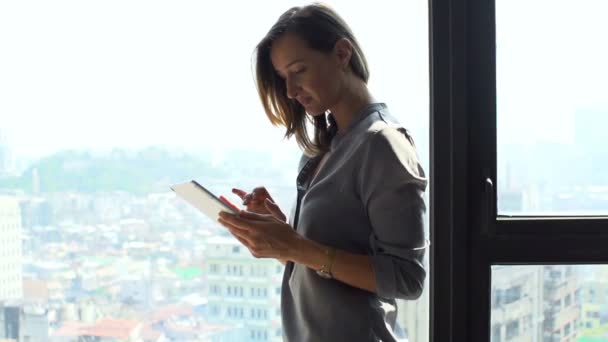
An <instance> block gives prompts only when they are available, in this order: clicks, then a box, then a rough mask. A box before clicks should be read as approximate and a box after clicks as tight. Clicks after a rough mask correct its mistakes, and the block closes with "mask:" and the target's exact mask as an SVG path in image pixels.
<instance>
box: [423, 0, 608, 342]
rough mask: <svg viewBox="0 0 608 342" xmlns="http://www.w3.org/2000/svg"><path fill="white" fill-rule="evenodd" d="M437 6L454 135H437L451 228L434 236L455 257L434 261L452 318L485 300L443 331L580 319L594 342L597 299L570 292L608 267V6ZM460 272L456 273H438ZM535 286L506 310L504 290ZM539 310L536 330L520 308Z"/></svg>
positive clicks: (557, 326)
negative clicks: (587, 311) (606, 129)
mask: <svg viewBox="0 0 608 342" xmlns="http://www.w3.org/2000/svg"><path fill="white" fill-rule="evenodd" d="M435 5H437V6H439V7H440V8H435V10H434V13H433V15H432V18H433V20H434V22H435V24H434V25H433V40H432V41H433V42H434V43H433V48H434V54H433V63H434V64H433V65H434V70H435V71H436V73H435V74H434V77H433V89H434V98H433V104H434V108H435V109H436V110H435V111H434V112H433V114H432V115H433V119H432V120H433V125H434V129H433V134H435V135H436V136H437V135H442V133H448V132H449V134H447V135H446V136H447V138H446V141H445V142H446V143H449V144H450V146H451V148H449V149H448V151H442V150H441V148H440V147H439V146H440V145H439V143H440V142H437V141H435V142H434V143H435V144H438V145H436V147H435V148H434V149H433V153H434V166H433V170H434V171H435V177H436V178H435V183H434V185H435V186H436V188H435V189H437V190H436V191H437V192H434V193H433V196H432V197H433V198H434V201H436V202H434V204H435V206H434V208H435V210H436V211H435V214H434V215H433V218H434V219H435V220H436V221H435V223H434V228H435V229H436V230H435V231H434V236H435V237H438V236H439V235H440V234H439V232H442V236H447V237H445V238H439V241H435V242H436V243H435V248H436V250H441V251H445V255H442V254H440V253H437V254H436V255H435V256H436V259H435V260H434V262H435V265H438V267H439V269H437V270H436V273H434V275H435V278H433V279H435V280H436V281H437V283H436V286H437V287H436V288H437V292H435V293H434V295H435V296H436V297H435V299H436V300H437V301H438V302H439V298H440V297H441V296H442V295H443V296H445V297H443V298H445V299H450V300H453V301H454V302H452V303H451V304H448V305H452V306H451V307H448V308H447V310H451V312H456V313H460V312H462V310H460V309H465V308H466V309H471V308H475V309H477V308H479V311H476V312H472V313H471V315H468V316H467V317H457V314H448V315H441V314H439V313H437V314H436V316H434V318H435V321H434V323H433V324H434V326H435V327H436V328H437V330H436V333H437V334H438V336H449V337H445V338H446V339H445V340H446V341H448V340H449V341H452V340H455V341H459V340H466V337H468V338H469V340H474V341H486V340H492V338H493V337H494V336H497V335H496V334H495V332H494V331H493V329H494V326H495V325H501V324H505V325H506V329H505V331H504V336H503V337H505V338H506V339H509V338H516V339H518V340H519V339H521V340H537V341H553V340H561V338H562V337H563V335H564V333H565V332H567V327H569V329H570V331H569V333H570V335H569V336H570V337H571V338H573V336H576V338H577V339H578V338H581V339H582V338H583V337H585V336H584V335H580V334H579V333H581V331H578V330H579V329H577V328H576V326H575V325H574V322H575V320H576V319H577V318H578V317H582V316H581V314H580V310H581V308H582V307H584V305H585V303H584V301H586V300H588V299H587V298H581V300H582V301H583V303H581V304H580V305H579V304H578V303H577V302H576V300H573V298H572V297H570V298H569V299H568V298H567V295H568V294H569V293H573V292H575V291H576V290H577V289H580V288H583V285H582V284H585V285H584V286H591V285H590V284H591V283H592V281H588V280H587V277H586V275H585V273H584V272H585V271H592V272H599V270H600V269H601V268H602V267H605V264H606V259H605V255H604V254H603V251H605V246H606V245H607V242H608V234H607V233H606V227H608V217H607V215H606V214H607V210H606V209H608V205H607V204H608V202H606V201H605V199H604V197H605V191H606V189H605V188H606V184H608V183H607V182H606V179H605V177H603V176H604V174H607V173H606V172H602V171H600V170H603V168H604V167H605V165H604V164H605V163H603V161H604V159H605V158H604V157H599V155H603V154H604V151H605V150H606V148H605V145H606V142H605V139H602V140H601V141H600V139H599V137H601V136H602V135H603V133H602V132H600V130H599V128H598V127H599V126H598V125H602V123H603V121H604V120H606V117H608V116H607V115H605V114H604V113H605V112H606V108H608V103H607V102H606V101H605V95H602V94H603V93H604V92H605V91H603V90H604V89H605V87H602V86H601V85H605V84H604V80H605V79H606V75H608V67H607V65H606V63H604V62H602V61H604V60H606V54H607V53H608V50H606V48H605V44H601V43H598V42H599V40H598V39H600V37H603V36H605V35H606V33H607V32H608V25H607V24H606V22H605V21H602V20H600V17H599V15H598V14H597V13H598V12H605V10H606V7H605V3H603V2H601V1H583V2H576V1H559V2H555V1H546V0H533V1H526V2H524V1H505V0H495V1H484V0H467V1H459V0H455V1H451V2H450V4H448V5H446V7H444V6H441V5H439V4H438V2H435ZM447 6H449V8H450V9H452V11H451V12H450V13H447V14H445V12H444V11H446V10H447ZM549 13H551V14H550V15H548V14H549ZM557 18H559V20H558V19H557ZM566 22H567V24H565V23H566ZM442 32H448V34H447V35H446V34H445V33H442ZM557 66H559V67H557ZM557 70H559V71H558V72H557ZM442 71H443V72H442ZM556 72H557V73H556ZM558 74H559V75H560V76H559V77H555V76H556V75H558ZM442 81H449V82H447V84H446V83H445V82H442ZM600 89H602V90H600ZM541 104H542V105H541ZM541 107H542V108H541ZM446 126H449V127H446ZM444 147H445V145H444ZM600 150H601V151H602V152H599V151H600ZM442 163H443V164H442ZM450 167H451V170H446V168H447V169H449V168H450ZM584 170H587V171H584ZM590 170H598V173H597V174H594V175H591V176H587V174H588V173H590V172H591V171H590ZM594 172H595V171H594ZM439 179H442V180H443V181H444V182H443V184H438V182H439ZM439 195H444V196H447V198H448V199H447V200H443V199H441V197H442V196H439ZM442 214H445V215H447V216H446V217H443V218H439V216H440V215H442ZM564 251H567V252H564ZM442 258H446V259H442ZM448 258H449V260H448ZM442 260H443V261H442ZM595 267H597V268H595ZM448 268H449V269H451V271H452V272H453V274H455V275H453V276H450V275H445V274H442V275H439V274H441V273H442V272H440V271H441V270H443V271H446V270H447V269H448ZM579 272H582V273H579ZM596 276H597V275H596ZM460 277H461V278H462V279H460ZM522 279H523V280H522ZM443 280H448V281H445V282H444V281H443ZM522 281H523V284H521V285H522V288H521V297H520V299H519V300H517V301H515V302H513V303H511V305H513V306H516V307H517V309H519V310H522V311H519V312H517V313H516V312H515V311H509V312H507V313H505V311H504V310H503V308H504V306H503V308H500V307H496V306H495V305H494V303H495V302H496V298H498V297H499V296H496V295H495V294H494V289H500V290H502V291H504V290H506V289H508V288H509V287H511V286H513V285H518V283H520V282H522ZM444 284H445V285H444ZM443 286H445V287H446V288H443ZM448 286H450V287H451V289H448V288H447V287H448ZM583 291H585V290H584V289H583ZM583 293H585V292H583ZM587 293H588V292H587ZM598 296H599V293H597V295H596V296H595V297H598ZM463 297H464V298H463ZM504 297H505V293H504V292H503V293H502V298H504ZM583 297H586V296H583ZM590 297H591V296H590ZM595 299H596V301H597V299H598V298H595ZM442 303H445V301H442ZM539 311H542V312H539ZM468 312H471V311H468ZM531 313H532V329H530V330H525V329H522V328H523V327H524V325H523V324H522V321H521V318H520V317H515V318H514V317H510V316H509V315H508V314H512V315H517V316H520V315H529V314H531ZM538 313H540V314H538ZM446 316H449V319H450V320H449V321H448V320H447V317H446ZM442 322H443V323H442ZM448 322H450V323H451V324H452V326H453V327H454V326H455V327H456V328H450V327H448V325H449V324H448ZM464 326H466V327H464ZM461 327H462V328H461ZM443 328H447V329H443ZM575 330H577V331H575ZM581 330H582V329H581ZM515 336H520V337H515Z"/></svg>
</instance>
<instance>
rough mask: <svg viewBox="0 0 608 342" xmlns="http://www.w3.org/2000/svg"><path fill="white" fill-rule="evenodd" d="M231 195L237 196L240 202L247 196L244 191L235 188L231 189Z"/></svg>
mask: <svg viewBox="0 0 608 342" xmlns="http://www.w3.org/2000/svg"><path fill="white" fill-rule="evenodd" d="M232 193H233V194H235V195H237V196H239V197H240V198H241V199H242V200H243V199H245V196H246V195H247V192H246V191H243V190H241V189H237V188H233V189H232Z"/></svg>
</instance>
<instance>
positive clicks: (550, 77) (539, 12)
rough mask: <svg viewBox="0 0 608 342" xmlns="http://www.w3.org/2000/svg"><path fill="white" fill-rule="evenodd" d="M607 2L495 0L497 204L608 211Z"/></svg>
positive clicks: (504, 210)
mask: <svg viewBox="0 0 608 342" xmlns="http://www.w3.org/2000/svg"><path fill="white" fill-rule="evenodd" d="M607 12H608V3H607V2H606V1H603V0H581V1H573V0H560V1H551V0H533V1H523V0H515V1H513V0H501V1H497V2H496V49H497V62H496V63H497V112H498V117H497V119H498V148H497V149H498V151H497V153H498V164H497V167H498V182H497V185H498V212H499V214H502V215H539V216H544V215H605V214H608V145H607V143H606V137H605V131H606V127H608V96H607V94H608V83H607V81H606V80H608V63H606V61H607V60H608V44H606V43H605V41H606V36H608V22H607V21H606V20H605V18H604V15H605V13H607Z"/></svg>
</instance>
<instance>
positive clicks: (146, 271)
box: [0, 116, 608, 342]
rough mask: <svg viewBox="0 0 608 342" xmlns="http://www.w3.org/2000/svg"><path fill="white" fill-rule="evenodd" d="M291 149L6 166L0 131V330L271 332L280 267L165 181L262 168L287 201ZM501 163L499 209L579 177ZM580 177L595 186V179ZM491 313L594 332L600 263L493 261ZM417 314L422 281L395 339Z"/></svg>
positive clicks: (240, 177) (602, 305)
mask: <svg viewBox="0 0 608 342" xmlns="http://www.w3.org/2000/svg"><path fill="white" fill-rule="evenodd" d="M598 117H599V116H595V117H594V118H596V119H597V118H598ZM586 118H589V116H587V117H586ZM581 127H582V128H581V129H589V128H588V127H585V126H584V125H581ZM584 137H585V138H584V139H583V140H582V142H580V144H582V145H581V147H586V148H587V151H588V152H587V153H589V154H591V155H594V156H596V158H595V159H593V161H594V162H595V163H596V165H591V166H589V167H595V168H598V167H599V168H601V167H605V165H607V164H606V163H605V162H606V160H605V159H602V158H600V157H597V156H598V155H601V153H603V151H597V152H594V150H593V148H592V146H597V145H593V144H592V143H593V140H592V139H591V140H590V138H589V137H588V135H586V136H584ZM585 144H588V145H585ZM545 148H551V146H545ZM293 151H294V153H293V154H287V155H282V156H280V157H277V156H273V155H269V154H265V153H261V152H260V153H255V152H251V151H231V152H230V155H231V156H233V157H232V158H235V159H237V160H242V161H246V162H247V165H248V168H249V170H253V172H252V173H248V174H243V173H242V172H241V171H239V169H238V167H237V166H236V165H235V162H234V160H232V159H231V158H225V157H218V156H213V155H212V154H205V153H203V154H201V156H198V157H197V156H190V155H187V154H184V153H182V152H175V151H173V152H172V151H167V150H164V149H162V148H159V147H151V148H148V149H144V150H141V151H127V150H119V149H116V150H113V151H111V152H108V153H106V154H99V153H89V152H82V151H80V152H76V151H67V152H62V153H57V154H55V155H53V156H50V157H46V158H44V159H43V160H39V161H34V162H32V163H31V164H29V165H23V166H21V167H19V165H18V164H17V163H15V157H14V155H13V154H12V152H11V146H10V142H9V141H8V140H7V139H6V137H5V136H4V135H3V134H2V133H0V167H1V169H0V174H1V175H2V176H1V177H0V193H1V195H0V244H1V245H2V248H0V255H1V258H0V270H1V272H0V303H1V306H0V339H3V340H2V341H5V340H8V341H214V342H216V341H281V340H282V330H281V317H280V292H281V288H280V286H281V279H282V274H283V266H282V265H281V264H280V263H278V262H277V261H275V260H270V259H255V258H253V257H252V256H251V255H250V254H249V252H248V251H247V250H246V248H244V247H242V246H241V245H240V244H239V243H238V242H237V241H236V240H235V239H234V238H233V237H232V236H230V235H229V234H227V233H226V231H225V230H224V229H222V228H221V227H220V226H219V225H217V224H216V223H215V222H211V221H210V220H208V219H206V217H205V216H204V215H202V214H201V213H199V212H198V211H196V210H195V209H193V208H192V207H190V206H189V205H188V204H187V203H186V202H185V201H183V200H181V199H180V198H178V197H176V196H175V195H174V194H173V193H172V192H170V191H168V186H169V185H170V184H172V183H173V182H178V181H182V180H184V179H186V178H187V175H195V178H197V177H198V178H197V179H199V180H201V179H205V182H206V184H208V185H209V187H210V188H211V189H212V190H213V191H214V192H217V193H221V194H230V189H231V188H232V187H233V186H235V184H237V185H240V186H242V187H243V188H246V189H248V188H252V187H254V186H257V185H261V184H258V183H259V179H263V180H266V182H265V184H264V185H265V186H267V188H268V189H269V191H270V192H271V194H273V196H274V198H275V200H276V201H277V202H278V203H279V205H280V207H281V208H282V209H283V211H285V212H286V213H289V211H290V209H291V206H292V204H293V199H294V188H293V186H292V185H291V183H292V180H293V179H295V170H294V169H295V167H294V165H296V164H297V161H298V158H299V154H298V153H297V150H295V149H294V150H293ZM505 155H506V154H505ZM499 159H500V156H499ZM522 159H523V158H522ZM205 160H211V161H207V162H205ZM513 160H514V161H517V159H513ZM160 161H162V163H159V162H160ZM521 162H526V161H525V160H522V161H521ZM602 163H604V164H602ZM57 165H59V167H58V166H57ZM163 165H165V166H163ZM167 165H168V166H167ZM509 165H510V166H509V167H508V168H507V169H505V170H502V171H503V173H500V172H499V180H500V179H504V180H505V181H504V182H502V183H501V182H500V181H499V185H502V187H501V186H499V205H500V208H501V210H502V211H503V212H510V213H511V214H518V213H520V214H521V213H527V212H541V211H542V210H543V209H544V210H545V211H547V212H551V210H563V209H564V208H566V207H567V206H568V205H569V204H567V203H561V202H560V201H561V200H562V199H564V198H570V196H564V194H566V195H567V194H568V192H567V191H568V190H570V191H579V192H580V191H581V189H583V190H584V189H586V188H585V187H581V185H580V184H579V185H577V186H576V187H570V188H568V186H567V184H566V185H563V184H562V185H563V186H562V188H560V191H556V192H554V193H548V192H546V191H545V192H543V191H542V190H543V189H547V188H552V186H554V184H553V183H551V180H552V179H554V178H555V179H560V177H561V176H562V175H560V174H559V173H558V172H557V171H556V172H554V174H553V175H552V177H553V178H552V177H545V178H543V179H544V180H545V181H547V183H546V184H545V187H544V188H543V187H542V186H541V187H538V186H537V187H533V186H528V187H525V186H523V185H521V184H524V185H525V183H523V182H520V183H521V184H519V185H518V186H519V188H518V186H517V185H516V182H514V181H513V179H514V178H515V177H518V178H520V177H519V175H517V172H516V171H513V170H510V169H509V168H512V169H514V170H518V169H519V168H520V165H517V164H509ZM174 168H177V169H180V172H181V173H180V172H177V173H176V172H172V171H171V169H174ZM95 170H97V173H95V172H93V173H91V172H92V171H95ZM196 170H198V172H197V171H196ZM541 171H543V170H541ZM116 174H118V175H119V176H120V177H118V176H116ZM252 174H255V176H252ZM79 175H80V176H79ZM133 175H135V177H132V176H133ZM161 175H165V176H166V177H164V178H163V177H161ZM526 175H527V177H528V179H530V180H532V181H534V180H536V179H537V178H535V177H537V175H535V174H534V172H530V171H529V170H528V172H527V173H526ZM501 177H504V178H501ZM594 177H595V178H594ZM602 177H604V175H603V174H598V175H597V176H592V177H591V178H588V179H587V182H588V183H587V186H589V187H591V186H593V184H596V185H597V184H605V183H602V182H604V178H602ZM520 179H521V178H520ZM561 179H563V177H562V178H561ZM532 183H533V182H532ZM562 183H563V182H562ZM78 189H81V190H80V191H78ZM517 189H519V191H520V192H519V193H518V192H517ZM530 189H534V191H535V192H536V197H535V196H533V195H531V193H530V191H531V190H530ZM593 189H595V192H594V193H593V194H594V195H597V194H598V193H599V191H600V190H598V189H602V187H598V186H595V187H593ZM587 195H588V194H587ZM530 198H537V199H545V200H543V201H540V200H537V201H531V200H529V199H530ZM592 198H594V199H595V200H596V202H589V201H577V202H575V203H576V204H586V205H587V206H588V207H579V208H580V209H583V210H589V209H595V210H601V209H602V208H606V206H605V205H606V197H605V194H604V196H593V197H592ZM547 199H549V200H547ZM590 203H591V204H590ZM589 205H593V207H590V206H589ZM543 206H544V207H543ZM550 206H552V207H550ZM491 313H492V317H491V333H492V341H493V342H500V341H549V342H553V341H560V342H562V341H564V342H565V341H579V342H591V341H593V342H596V341H608V266H601V265H599V266H597V265H596V266H589V265H537V266H534V265H528V266H506V265H505V266H503V265H496V266H494V267H493V268H492V310H491ZM428 314H429V308H428V282H427V291H425V293H424V295H423V296H422V298H421V299H419V300H417V301H411V302H406V301H401V302H400V303H399V316H398V325H397V329H396V333H397V335H398V336H399V338H400V339H401V341H424V340H428V328H429V325H428Z"/></svg>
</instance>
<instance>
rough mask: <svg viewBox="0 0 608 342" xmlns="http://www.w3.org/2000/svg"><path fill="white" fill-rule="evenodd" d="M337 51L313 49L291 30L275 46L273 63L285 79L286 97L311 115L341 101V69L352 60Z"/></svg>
mask: <svg viewBox="0 0 608 342" xmlns="http://www.w3.org/2000/svg"><path fill="white" fill-rule="evenodd" d="M337 50H338V49H334V50H333V51H332V52H330V53H328V54H327V53H323V52H320V51H317V50H314V49H311V48H309V47H308V46H307V45H306V42H305V41H304V40H302V39H301V38H299V37H298V36H297V35H295V34H292V33H286V34H283V35H282V36H281V37H279V38H278V39H277V40H276V41H275V42H274V43H273V45H272V49H271V51H270V58H271V60H272V65H273V66H274V69H275V70H276V71H277V73H278V74H279V75H280V76H281V78H282V79H283V80H284V81H285V85H286V88H287V97H289V98H290V99H293V100H296V101H298V102H300V104H302V106H304V108H305V110H306V112H307V113H308V114H310V115H314V116H316V115H321V114H323V113H325V111H327V110H328V109H330V108H332V107H333V106H334V105H335V103H336V102H337V101H339V94H340V91H341V89H342V85H343V83H344V73H343V72H342V71H343V70H344V69H345V68H344V63H345V61H348V60H349V59H348V60H345V58H346V57H344V56H341V53H340V52H338V51H337ZM348 58H350V56H348ZM346 63H347V62H346Z"/></svg>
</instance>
